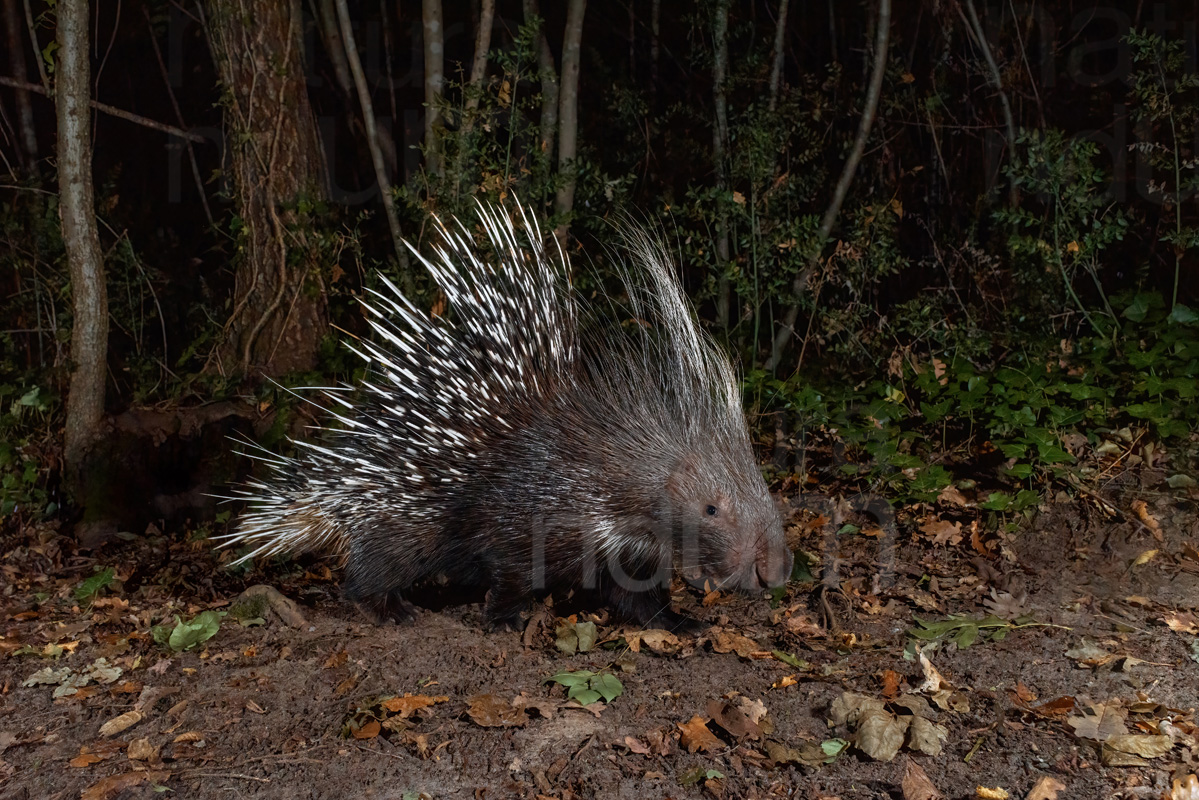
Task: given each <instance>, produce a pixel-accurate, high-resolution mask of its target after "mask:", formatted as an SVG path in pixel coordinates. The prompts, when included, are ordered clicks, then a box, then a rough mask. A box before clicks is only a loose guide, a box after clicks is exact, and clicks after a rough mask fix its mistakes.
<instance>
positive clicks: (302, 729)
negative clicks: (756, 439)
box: [0, 476, 1199, 800]
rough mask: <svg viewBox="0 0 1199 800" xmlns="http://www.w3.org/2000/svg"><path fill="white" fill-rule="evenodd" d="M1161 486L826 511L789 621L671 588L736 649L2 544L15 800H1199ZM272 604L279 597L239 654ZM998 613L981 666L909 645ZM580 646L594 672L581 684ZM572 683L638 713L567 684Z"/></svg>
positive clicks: (332, 570) (0, 621)
mask: <svg viewBox="0 0 1199 800" xmlns="http://www.w3.org/2000/svg"><path fill="white" fill-rule="evenodd" d="M1138 481H1139V482H1138ZM1156 481H1160V476H1158V478H1157V479H1155V483H1154V484H1153V485H1155V486H1159V487H1160V486H1161V484H1160V483H1159V482H1156ZM1144 483H1145V481H1144V480H1143V479H1137V481H1133V482H1131V483H1128V484H1126V485H1125V486H1123V487H1122V488H1119V489H1118V490H1113V491H1110V492H1109V493H1108V499H1106V500H1101V499H1100V498H1099V497H1098V496H1097V495H1094V494H1087V493H1074V494H1072V496H1071V497H1066V496H1064V495H1060V496H1059V498H1058V500H1057V501H1055V502H1047V503H1046V504H1044V505H1042V506H1041V507H1040V508H1039V509H1036V510H1035V512H1034V513H1030V514H1029V515H1028V516H1025V517H1020V518H1018V519H1011V518H1009V519H1006V520H1004V519H1000V520H998V521H997V522H996V520H995V518H994V515H987V514H984V513H981V512H979V510H978V509H977V506H976V504H975V503H974V502H973V501H971V500H970V499H969V498H965V497H962V496H961V495H960V494H957V493H951V494H949V495H944V494H943V495H942V502H941V503H939V504H937V505H935V506H916V507H911V508H907V509H902V510H900V511H899V512H898V514H897V516H896V519H894V520H892V519H889V518H888V519H882V520H876V519H871V518H870V517H869V515H864V514H861V513H855V512H854V511H853V505H854V504H851V503H833V502H830V503H827V504H824V505H823V506H820V507H816V505H817V504H815V503H808V504H807V505H808V506H809V507H807V508H800V509H796V510H795V513H794V515H793V516H794V522H793V524H792V525H791V527H790V529H789V531H790V533H789V535H790V536H792V537H793V539H794V542H793V543H794V544H795V546H796V547H797V548H799V549H801V550H803V551H804V552H806V553H809V554H812V555H813V563H812V566H811V571H812V572H813V573H814V575H815V578H814V579H813V580H803V579H800V580H796V581H793V582H792V584H791V585H790V586H789V587H788V589H787V590H786V592H785V594H783V596H782V597H780V598H778V599H776V600H774V601H772V600H770V599H766V598H747V597H726V596H721V595H718V594H710V595H708V596H702V595H701V594H700V593H699V592H697V591H695V590H693V589H690V588H685V587H682V586H679V587H677V590H678V591H677V593H676V601H677V604H678V605H679V606H680V607H681V608H682V609H683V610H685V611H688V612H690V613H692V614H695V615H698V616H700V617H702V618H703V619H704V620H705V621H706V622H708V623H712V624H713V625H714V627H713V628H711V629H709V630H707V631H704V632H701V633H700V634H699V635H698V636H678V637H672V636H671V635H669V634H664V633H655V632H646V631H638V630H630V629H625V628H622V627H621V626H619V625H616V624H613V623H612V622H611V621H610V620H609V619H608V618H607V616H606V615H605V614H604V613H603V610H602V609H598V610H597V609H585V610H582V611H577V612H576V614H575V615H574V616H573V617H570V618H567V619H566V620H565V621H564V620H563V619H561V618H559V617H558V614H564V613H566V608H565V607H564V606H563V604H562V603H559V608H557V609H555V608H550V607H547V606H539V607H537V608H536V609H531V610H532V611H533V616H532V618H531V620H530V622H529V623H528V627H527V628H526V630H524V631H520V632H494V633H492V632H485V631H484V629H483V626H482V619H481V616H480V605H479V602H478V600H479V598H478V597H477V596H455V595H454V594H453V593H447V592H445V591H430V592H429V593H428V596H427V597H426V598H424V602H426V603H427V604H428V605H431V606H432V608H431V609H429V610H424V611H422V612H421V613H420V614H419V615H418V618H417V619H416V621H415V622H414V623H412V624H408V625H401V626H377V625H374V624H371V623H370V622H368V621H367V620H366V619H365V618H363V617H362V616H361V614H360V613H359V612H358V611H357V610H356V609H355V608H354V607H352V606H350V605H348V604H346V603H344V602H343V601H341V600H340V599H339V596H338V591H337V584H336V581H337V578H338V572H337V569H336V567H335V566H334V565H331V564H328V563H326V562H324V561H321V560H320V559H318V558H313V559H308V560H303V559H301V560H298V561H291V562H286V563H282V564H272V565H267V566H265V567H260V568H258V570H257V571H255V572H253V573H251V574H245V573H238V572H237V571H232V570H229V569H225V568H223V567H222V564H223V563H225V562H227V561H228V560H229V558H228V555H227V554H225V553H224V552H223V551H215V550H213V548H212V547H211V545H210V542H209V541H207V540H205V539H203V538H194V537H193V539H192V540H190V541H182V539H183V537H182V535H171V536H168V535H163V534H160V533H158V532H157V531H156V530H151V531H149V532H148V533H147V534H146V535H145V536H136V537H130V536H126V537H124V538H123V539H120V540H117V541H116V542H115V543H110V544H108V545H106V546H105V547H104V548H103V549H101V550H98V551H96V552H90V553H88V552H81V551H77V550H76V549H75V545H74V544H73V540H72V539H70V538H68V537H66V536H63V535H60V534H59V533H58V532H57V531H56V530H54V528H53V527H47V526H41V527H38V526H32V527H25V528H22V529H21V530H19V531H15V532H12V533H10V534H9V535H8V537H7V538H6V539H4V540H3V542H0V544H2V545H3V547H2V552H3V561H0V631H2V632H3V636H2V637H0V797H3V798H6V799H7V798H11V799H12V800H34V799H35V798H37V799H38V800H40V799H42V798H46V799H47V800H53V799H54V798H74V797H83V798H142V797H146V798H148V797H152V796H157V794H158V793H159V792H160V791H161V790H162V789H163V788H164V787H165V788H166V789H169V790H170V791H172V792H174V794H175V796H178V797H186V798H196V799H197V800H216V799H217V798H220V800H227V799H228V798H314V799H315V798H330V799H332V800H345V798H397V800H398V798H409V797H433V798H504V797H525V798H538V797H555V798H591V797H600V798H624V797H628V798H643V797H700V796H707V797H729V798H742V797H745V798H753V797H761V798H766V797H801V798H840V799H841V800H866V799H867V798H871V799H873V798H905V800H913V799H914V798H934V797H945V798H973V797H975V796H980V797H982V796H993V797H1004V796H1010V797H1013V798H1030V797H1031V798H1042V800H1043V799H1044V798H1062V800H1065V798H1117V797H1119V798H1152V799H1157V798H1173V800H1180V798H1184V797H1186V798H1190V797H1192V796H1199V794H1196V795H1191V794H1188V793H1186V790H1185V789H1184V788H1182V787H1185V786H1186V785H1187V784H1186V781H1187V780H1189V778H1188V776H1189V775H1190V774H1192V773H1196V772H1199V745H1197V743H1196V737H1197V736H1199V731H1197V730H1196V727H1195V725H1196V712H1195V706H1196V705H1197V704H1199V663H1197V660H1199V645H1197V644H1196V641H1197V639H1196V636H1197V634H1199V610H1197V607H1199V551H1197V550H1196V547H1197V546H1199V515H1197V513H1196V502H1195V498H1194V491H1193V490H1191V496H1190V497H1188V496H1187V494H1186V492H1185V491H1184V492H1181V493H1179V492H1169V491H1157V490H1151V489H1149V488H1146V487H1145V485H1143V484H1144ZM857 505H858V506H859V507H860V506H861V505H862V504H857ZM980 520H982V524H978V523H979V521H980ZM988 520H990V522H991V523H996V524H989V523H988ZM1004 523H1007V526H1006V527H1005V524H1004ZM103 566H107V567H113V568H114V577H113V580H112V582H111V583H109V585H108V586H107V587H106V588H104V589H103V590H102V591H100V592H98V593H96V594H95V596H94V597H88V596H87V595H86V592H81V593H80V594H78V595H77V594H76V590H77V589H79V587H80V586H81V585H82V584H83V582H84V580H85V579H87V578H88V577H89V576H91V575H93V574H94V571H95V569H96V568H97V567H103ZM800 577H801V578H802V577H803V576H800ZM255 584H267V585H269V586H270V587H272V588H273V589H274V590H277V593H276V592H274V591H270V590H258V591H260V592H264V593H263V594H260V595H259V596H260V597H263V598H265V600H263V601H260V602H258V604H257V605H254V604H250V605H249V607H250V608H251V609H254V610H252V611H251V612H250V613H253V614H256V615H257V618H256V619H252V620H248V622H249V623H251V624H241V623H239V622H238V620H237V619H235V616H236V615H235V613H233V612H234V611H237V612H238V613H239V614H241V615H242V616H245V614H246V610H245V609H246V608H247V604H245V603H241V604H235V603H234V602H233V601H234V600H235V599H236V598H237V597H238V595H239V594H240V593H241V592H242V591H243V590H244V589H246V588H247V587H249V586H252V585H255ZM80 598H82V599H80ZM284 598H291V599H292V600H294V601H295V606H294V607H289V606H288V605H287V604H286V602H285V600H284ZM271 600H273V601H274V602H273V603H270V602H267V601H271ZM208 610H212V611H217V612H230V613H227V614H226V615H225V616H224V617H218V619H219V621H220V625H219V630H216V631H215V635H213V636H211V638H208V639H207V640H205V641H202V642H198V643H196V644H195V645H194V646H193V647H192V648H191V649H187V650H183V651H181V652H175V651H174V650H172V649H171V647H170V644H169V643H158V642H156V641H155V640H154V636H153V632H152V629H153V628H154V626H165V627H164V628H162V630H164V631H165V632H167V633H169V632H170V631H171V630H172V629H173V628H174V626H175V622H176V615H178V616H179V617H180V618H181V619H182V620H184V621H189V620H192V619H193V618H194V617H195V616H196V615H197V614H199V613H201V612H204V611H208ZM591 611H597V612H598V613H589V612H591ZM991 613H994V615H995V616H993V617H991V618H990V620H989V622H987V623H984V625H983V626H982V627H978V628H976V629H973V630H977V631H978V634H979V635H978V637H977V639H975V640H974V641H973V642H971V641H969V637H966V638H957V639H956V640H951V639H950V638H949V637H950V636H951V635H952V634H957V633H961V632H962V631H964V630H967V629H968V628H969V626H965V627H963V626H961V625H959V626H958V627H956V628H951V629H949V630H948V631H947V634H948V635H947V636H941V637H938V636H937V635H936V633H935V632H934V633H930V634H928V638H927V640H921V639H917V638H916V637H914V636H913V635H912V634H911V633H910V631H912V630H914V629H915V628H916V627H917V623H916V620H917V619H920V620H924V621H925V622H926V623H928V624H933V623H936V622H939V621H940V622H943V621H946V620H949V619H950V615H955V614H956V615H966V616H967V617H968V618H970V619H973V620H976V621H978V620H984V619H986V618H987V615H988V614H991ZM209 616H210V617H211V616H213V615H209ZM1008 620H1017V622H1015V623H1011V622H1009V621H1008ZM587 622H593V623H595V630H596V632H597V637H598V639H599V642H598V643H597V644H596V645H595V646H594V647H593V648H592V649H590V650H589V651H588V652H582V653H575V654H573V655H569V654H567V653H565V652H563V650H562V649H561V648H560V647H559V644H560V643H562V644H563V645H565V643H566V640H568V639H570V637H571V635H572V633H573V634H574V635H579V634H582V635H583V638H584V639H586V638H587V635H588V634H589V632H590V626H588V625H586V624H585V623H587ZM581 623H583V624H581ZM988 625H989V626H991V627H988ZM993 634H999V635H998V636H993ZM177 644H178V642H177ZM917 645H920V646H921V655H919V656H918V655H917V654H916V648H917ZM584 646H586V642H584ZM630 646H633V647H634V648H635V649H636V652H633V650H632V649H630ZM99 659H104V660H103V661H99ZM923 659H927V660H923ZM47 668H48V669H47ZM43 670H46V671H45V672H41V671H43ZM578 670H590V671H592V672H594V673H597V674H605V675H610V676H614V677H615V678H616V679H617V681H619V686H620V688H621V690H622V691H621V693H620V694H619V695H618V696H615V697H613V698H612V699H611V700H610V702H606V703H605V702H604V701H603V700H600V701H598V702H596V703H594V704H592V705H590V706H588V707H585V708H584V707H581V706H579V705H578V703H577V702H575V701H573V700H568V699H567V691H568V689H567V687H565V686H563V685H560V684H558V683H555V682H547V678H549V677H550V676H553V675H555V674H558V673H562V672H574V671H578ZM35 674H41V675H42V676H43V677H44V678H45V680H47V681H50V682H48V683H32V682H31V681H30V678H31V677H33V676H35ZM85 678H86V680H85ZM72 682H74V684H75V685H74V688H63V684H64V683H67V684H71V683H72ZM608 685H611V684H608ZM56 691H57V693H58V694H59V695H61V696H58V697H55V693H56ZM388 698H390V699H388ZM917 717H919V718H920V719H921V720H926V721H927V723H926V722H919V723H917V722H914V721H913V720H915V719H916V718H917ZM127 723H128V726H127V727H123V728H122V727H121V726H123V725H126V724H127ZM928 723H931V725H929V724H928ZM918 726H923V727H920V728H919V729H920V730H921V731H923V732H924V733H925V734H928V732H929V731H932V735H931V736H929V735H924V736H917V735H916V734H917V728H918ZM905 730H906V733H905ZM888 742H890V744H888ZM896 748H898V750H897V751H896ZM921 781H924V783H922V782H921ZM1174 781H1178V782H1179V788H1177V789H1174V790H1172V789H1171V784H1172V782H1174ZM980 787H981V788H982V789H984V790H987V789H989V790H996V791H997V790H1005V791H1006V792H1007V793H1008V794H1007V795H1003V794H998V793H996V794H991V795H987V794H981V793H980V794H977V795H976V791H977V790H978V789H979V788H980ZM1172 791H1173V792H1174V794H1173V795H1172V794H1171V792H1172ZM937 792H939V794H937ZM1197 792H1199V789H1197Z"/></svg>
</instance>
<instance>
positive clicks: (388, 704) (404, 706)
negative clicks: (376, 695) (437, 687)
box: [379, 693, 450, 718]
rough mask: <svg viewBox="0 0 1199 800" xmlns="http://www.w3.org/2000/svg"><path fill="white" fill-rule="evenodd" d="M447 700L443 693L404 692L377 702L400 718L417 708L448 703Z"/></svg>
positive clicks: (405, 716)
mask: <svg viewBox="0 0 1199 800" xmlns="http://www.w3.org/2000/svg"><path fill="white" fill-rule="evenodd" d="M449 700H450V698H449V697H447V696H445V695H438V696H437V697H430V696H428V695H423V694H416V695H414V694H408V693H405V694H404V696H403V697H390V698H388V699H387V700H384V701H383V702H381V703H379V705H381V706H382V707H383V708H385V709H387V710H388V711H390V712H391V713H393V714H397V715H398V716H400V717H401V718H407V717H408V715H409V714H411V713H412V712H413V711H416V710H417V709H420V708H429V707H430V706H432V705H434V704H436V703H448V702H449Z"/></svg>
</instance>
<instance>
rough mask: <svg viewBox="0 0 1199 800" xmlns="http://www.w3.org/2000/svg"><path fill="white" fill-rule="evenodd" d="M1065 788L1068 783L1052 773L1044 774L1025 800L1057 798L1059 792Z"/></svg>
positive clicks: (1054, 799) (1050, 799)
mask: <svg viewBox="0 0 1199 800" xmlns="http://www.w3.org/2000/svg"><path fill="white" fill-rule="evenodd" d="M1065 790H1066V784H1064V783H1062V782H1061V781H1059V780H1058V779H1057V778H1055V777H1053V776H1052V775H1044V776H1042V777H1041V779H1040V780H1039V781H1037V784H1036V786H1034V787H1032V791H1030V792H1029V793H1028V797H1026V798H1024V800H1057V796H1058V793H1059V792H1064V791H1065Z"/></svg>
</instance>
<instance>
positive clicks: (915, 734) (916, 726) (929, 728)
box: [908, 717, 949, 756]
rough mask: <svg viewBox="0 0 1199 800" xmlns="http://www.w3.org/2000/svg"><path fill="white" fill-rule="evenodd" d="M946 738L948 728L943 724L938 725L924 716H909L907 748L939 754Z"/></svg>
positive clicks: (928, 753) (934, 754) (929, 753)
mask: <svg viewBox="0 0 1199 800" xmlns="http://www.w3.org/2000/svg"><path fill="white" fill-rule="evenodd" d="M948 739H949V730H948V729H947V728H946V727H945V726H944V725H938V724H937V723H935V722H933V721H931V720H928V719H925V718H924V717H912V718H911V722H910V723H909V728H908V748H909V749H911V750H915V751H916V752H918V753H924V754H925V755H930V756H939V755H941V750H942V748H943V747H944V746H945V742H946V740H948Z"/></svg>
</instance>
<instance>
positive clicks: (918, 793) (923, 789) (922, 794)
mask: <svg viewBox="0 0 1199 800" xmlns="http://www.w3.org/2000/svg"><path fill="white" fill-rule="evenodd" d="M901 786H902V787H903V800H942V798H943V797H944V795H943V794H941V793H940V792H939V791H937V787H936V786H933V782H932V781H931V780H929V778H928V775H927V774H925V772H924V770H923V769H921V768H920V765H919V764H917V763H916V762H915V761H913V760H912V759H910V758H909V759H908V761H907V764H905V765H904V768H903V782H902V784H901Z"/></svg>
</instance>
